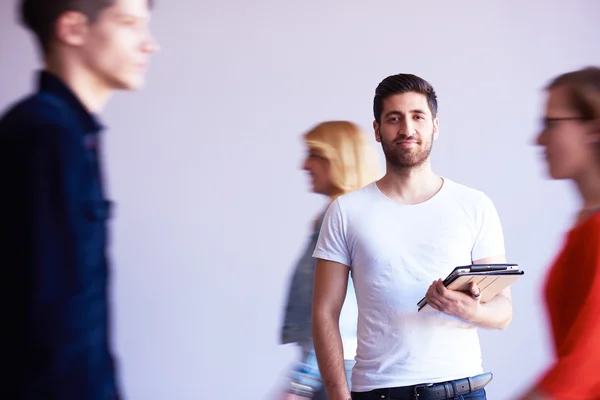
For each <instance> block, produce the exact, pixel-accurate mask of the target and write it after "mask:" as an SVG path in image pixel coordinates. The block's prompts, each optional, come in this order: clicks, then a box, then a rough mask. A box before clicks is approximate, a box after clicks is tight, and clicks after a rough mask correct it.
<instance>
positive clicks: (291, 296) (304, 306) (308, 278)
mask: <svg viewBox="0 0 600 400" xmlns="http://www.w3.org/2000/svg"><path fill="white" fill-rule="evenodd" d="M324 216H325V213H322V214H321V215H320V217H319V219H318V220H317V223H316V224H315V229H314V231H313V232H312V234H311V235H310V237H309V240H308V243H307V244H306V247H305V250H304V253H303V254H302V256H301V257H300V259H299V260H298V261H297V263H296V267H295V270H294V274H293V277H292V280H291V284H290V287H289V291H288V298H287V304H286V308H285V317H284V321H283V327H282V329H281V343H282V344H286V343H298V344H300V345H301V346H302V347H303V348H304V349H305V350H309V349H311V348H312V323H311V318H312V298H313V284H314V276H315V267H316V264H317V261H316V259H315V258H313V256H312V254H313V252H314V250H315V247H316V245H317V240H318V238H319V231H320V230H321V225H322V223H323V217H324ZM351 282H352V281H351V279H348V294H347V296H346V303H348V304H346V303H345V305H344V310H342V315H341V316H340V333H341V336H342V340H344V339H347V338H351V339H352V338H356V324H357V322H356V318H357V316H356V315H354V313H353V309H354V308H356V304H355V303H356V298H355V295H354V286H353V285H352V283H351ZM350 302H353V304H350ZM348 309H349V310H350V311H349V312H348V311H347V310H348ZM343 319H346V320H347V321H343Z"/></svg>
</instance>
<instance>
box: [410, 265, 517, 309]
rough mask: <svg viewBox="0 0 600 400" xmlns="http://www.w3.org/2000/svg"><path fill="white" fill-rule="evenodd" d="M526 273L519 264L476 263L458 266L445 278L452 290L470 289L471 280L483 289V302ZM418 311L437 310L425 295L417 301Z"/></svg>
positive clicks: (446, 284) (447, 285)
mask: <svg viewBox="0 0 600 400" xmlns="http://www.w3.org/2000/svg"><path fill="white" fill-rule="evenodd" d="M524 274H525V272H524V271H522V270H521V269H519V265H518V264H474V265H465V266H460V267H456V268H455V269H454V270H453V271H452V272H451V273H450V274H449V275H448V276H447V277H446V279H444V286H446V287H447V288H448V289H451V290H459V291H463V292H468V291H469V285H470V283H471V282H475V283H476V284H477V286H479V289H480V290H481V303H485V302H487V301H489V300H490V299H492V298H494V296H496V295H497V294H498V293H500V292H501V291H502V290H504V289H505V288H507V287H508V286H510V285H512V284H513V283H514V282H515V281H516V280H517V279H519V278H520V277H521V276H523V275H524ZM417 307H418V311H419V312H421V311H435V310H434V309H433V308H432V307H431V306H429V305H428V304H427V299H426V298H425V297H423V298H422V299H421V301H419V302H418V303H417Z"/></svg>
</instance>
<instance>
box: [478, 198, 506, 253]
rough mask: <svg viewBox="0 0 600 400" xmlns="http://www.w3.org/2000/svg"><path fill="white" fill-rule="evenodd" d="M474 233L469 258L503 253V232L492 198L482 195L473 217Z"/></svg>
mask: <svg viewBox="0 0 600 400" xmlns="http://www.w3.org/2000/svg"><path fill="white" fill-rule="evenodd" d="M475 226H476V235H475V242H474V244H473V249H472V250H471V260H472V261H476V260H481V259H482V258H487V257H493V256H499V255H503V254H505V252H506V251H505V248H504V233H503V231H502V224H501V222H500V217H499V216H498V212H497V211H496V207H495V206H494V203H493V202H492V200H491V199H490V198H489V197H488V196H486V195H483V197H482V199H481V202H480V205H479V207H478V211H477V213H476V217H475Z"/></svg>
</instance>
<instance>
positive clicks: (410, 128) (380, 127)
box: [373, 92, 438, 169]
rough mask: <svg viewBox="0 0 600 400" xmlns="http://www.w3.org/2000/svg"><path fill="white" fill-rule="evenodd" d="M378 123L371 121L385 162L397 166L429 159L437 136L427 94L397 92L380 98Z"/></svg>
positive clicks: (400, 167) (414, 164)
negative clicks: (380, 110)
mask: <svg viewBox="0 0 600 400" xmlns="http://www.w3.org/2000/svg"><path fill="white" fill-rule="evenodd" d="M380 119H381V122H380V123H377V121H374V122H373V128H374V129H375V139H377V141H378V142H380V143H381V147H382V148H383V153H384V154H385V158H386V161H387V163H388V164H389V165H390V166H392V167H394V168H397V169H411V168H415V167H419V166H420V165H422V164H424V163H425V162H426V161H427V160H428V159H429V154H430V153H431V148H432V147H433V141H434V140H435V139H437V135H438V120H437V118H433V116H432V114H431V110H430V109H429V105H428V103H427V97H426V96H425V95H422V94H420V93H415V92H407V93H402V94H396V95H393V96H390V97H388V98H386V99H385V100H384V101H383V109H382V112H381V118H380Z"/></svg>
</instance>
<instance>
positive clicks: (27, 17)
mask: <svg viewBox="0 0 600 400" xmlns="http://www.w3.org/2000/svg"><path fill="white" fill-rule="evenodd" d="M116 1H117V0H21V5H20V9H19V11H20V20H21V23H22V24H23V25H25V27H26V28H27V29H29V30H30V31H31V32H33V34H34V35H35V37H36V38H37V40H38V42H39V44H40V46H41V47H42V51H43V52H44V54H47V53H48V50H49V49H50V43H52V39H53V36H54V29H55V25H56V21H57V20H58V18H59V17H60V16H61V15H62V14H63V13H65V12H68V11H78V12H81V13H83V14H84V15H85V16H86V17H88V19H89V20H90V22H94V21H96V19H97V18H98V16H99V15H100V13H101V12H102V11H103V10H104V9H106V8H108V7H111V6H112V5H114V4H115V2H116ZM152 3H153V1H152V0H150V1H149V2H148V4H149V5H150V6H152Z"/></svg>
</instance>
